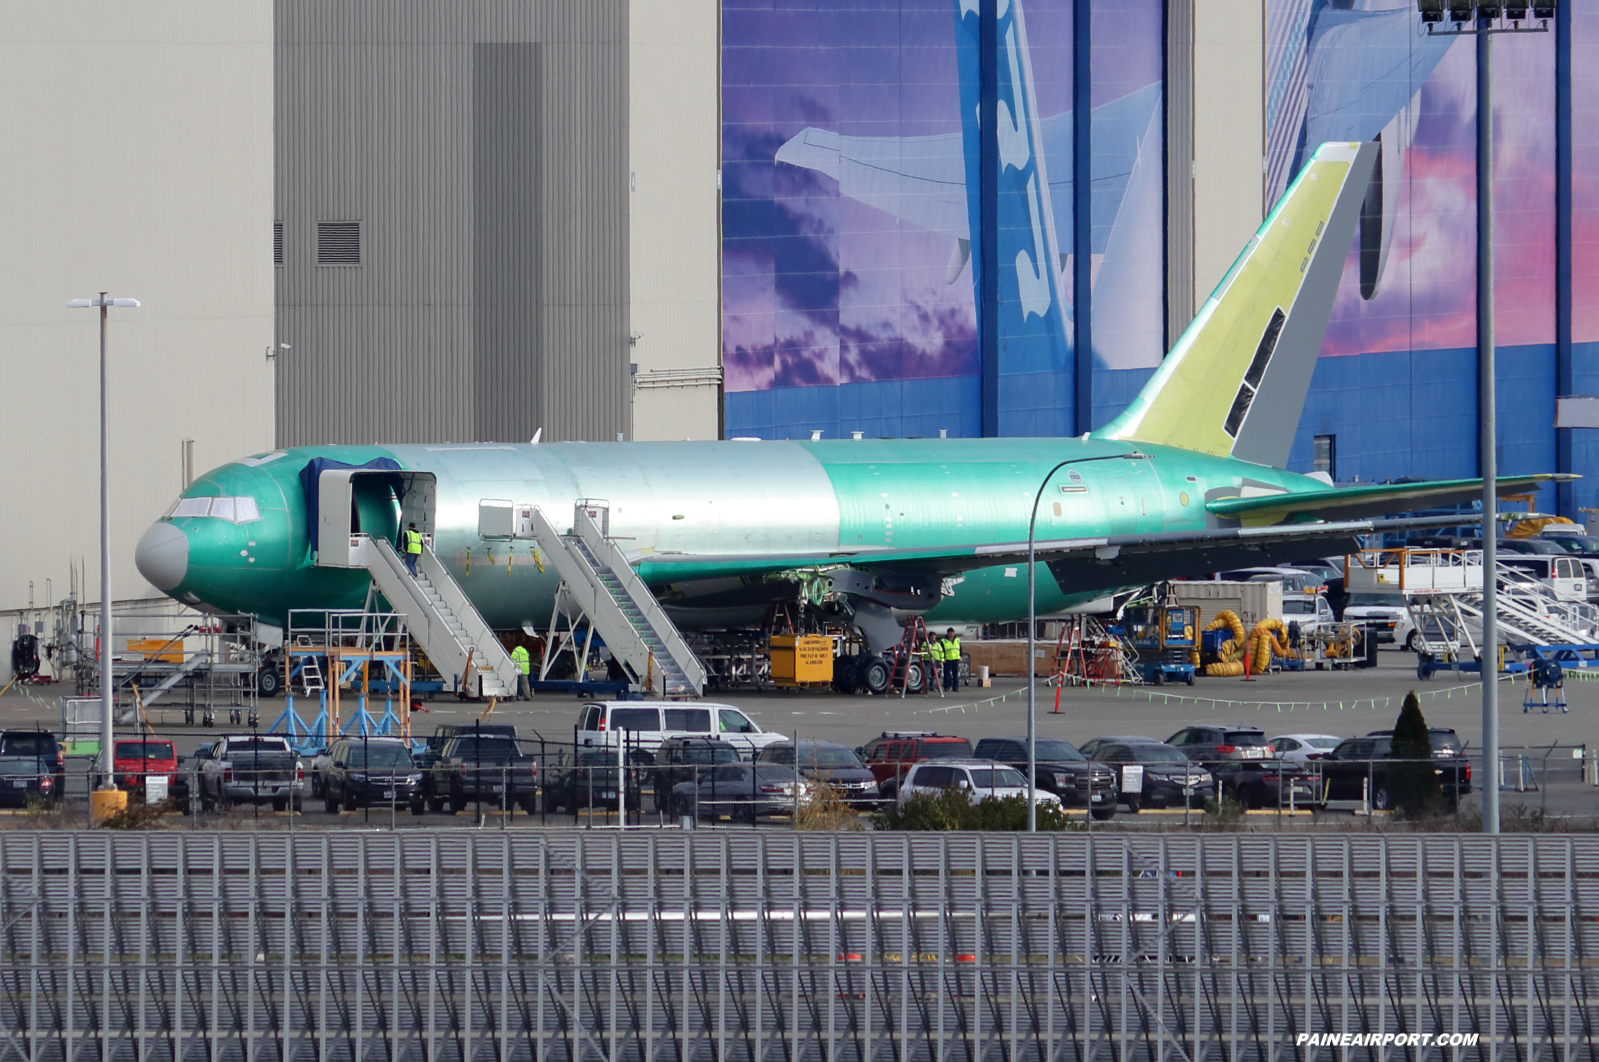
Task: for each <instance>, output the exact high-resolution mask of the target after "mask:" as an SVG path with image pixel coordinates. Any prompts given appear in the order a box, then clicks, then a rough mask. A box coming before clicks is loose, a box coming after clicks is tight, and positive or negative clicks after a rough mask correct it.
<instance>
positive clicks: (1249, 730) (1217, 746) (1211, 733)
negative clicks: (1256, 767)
mask: <svg viewBox="0 0 1599 1062" xmlns="http://www.w3.org/2000/svg"><path fill="white" fill-rule="evenodd" d="M1166 744H1168V745H1171V746H1172V747H1173V748H1179V749H1182V750H1183V755H1185V756H1187V757H1188V758H1189V759H1191V760H1193V761H1194V762H1195V763H1197V764H1200V765H1201V766H1204V767H1215V766H1217V765H1219V764H1223V763H1227V762H1229V761H1233V760H1269V759H1271V758H1272V757H1273V756H1275V755H1276V753H1275V752H1274V751H1273V750H1272V747H1271V742H1269V741H1267V740H1266V733H1265V731H1263V730H1260V729H1259V728H1257V727H1252V726H1213V725H1211V724H1208V723H1207V724H1205V725H1202V726H1191V727H1187V728H1185V729H1182V730H1179V731H1177V733H1175V734H1173V735H1172V736H1171V737H1169V738H1167V739H1166Z"/></svg>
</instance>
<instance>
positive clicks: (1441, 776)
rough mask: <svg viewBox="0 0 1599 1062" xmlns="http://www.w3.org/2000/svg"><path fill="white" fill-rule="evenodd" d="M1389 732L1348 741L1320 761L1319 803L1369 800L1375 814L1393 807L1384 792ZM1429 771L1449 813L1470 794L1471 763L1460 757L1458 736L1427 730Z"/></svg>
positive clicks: (1390, 756) (1444, 730) (1390, 742)
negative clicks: (1320, 783)
mask: <svg viewBox="0 0 1599 1062" xmlns="http://www.w3.org/2000/svg"><path fill="white" fill-rule="evenodd" d="M1393 733H1394V732H1393V731H1392V730H1375V731H1372V732H1371V733H1370V734H1367V735H1366V736H1365V737H1359V738H1350V739H1348V740H1347V741H1343V742H1340V743H1339V745H1338V747H1337V748H1335V749H1333V751H1332V752H1331V753H1329V754H1328V755H1326V756H1324V757H1322V759H1321V763H1320V766H1321V777H1322V795H1321V797H1320V799H1321V800H1360V799H1362V796H1369V797H1370V800H1371V806H1372V807H1373V808H1374V809H1376V810H1377V811H1387V810H1388V809H1389V808H1390V807H1391V806H1392V804H1393V802H1392V800H1391V795H1392V794H1391V793H1390V792H1389V788H1388V768H1389V767H1390V766H1391V761H1392V759H1393ZM1427 737H1428V740H1429V741H1430V742H1431V744H1432V757H1433V770H1434V773H1436V774H1437V775H1438V781H1439V784H1440V785H1441V786H1442V788H1443V793H1444V800H1445V801H1446V802H1447V804H1448V806H1449V809H1450V810H1451V811H1453V810H1454V809H1455V808H1456V807H1457V806H1458V805H1459V803H1460V798H1461V797H1463V796H1465V795H1466V794H1467V793H1469V792H1471V761H1470V760H1468V759H1467V758H1466V757H1465V756H1464V755H1462V750H1461V744H1460V736H1459V735H1458V734H1456V733H1455V732H1454V731H1453V730H1450V729H1448V728H1447V727H1429V728H1428V730H1427Z"/></svg>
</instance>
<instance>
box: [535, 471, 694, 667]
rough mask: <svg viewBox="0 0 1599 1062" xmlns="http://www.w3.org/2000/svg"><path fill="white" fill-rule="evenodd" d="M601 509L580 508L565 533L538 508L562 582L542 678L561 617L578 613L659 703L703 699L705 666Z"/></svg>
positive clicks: (543, 544) (541, 536) (543, 541)
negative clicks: (600, 519) (612, 534)
mask: <svg viewBox="0 0 1599 1062" xmlns="http://www.w3.org/2000/svg"><path fill="white" fill-rule="evenodd" d="M597 511H598V510H597V509H596V507H595V506H593V505H590V504H587V503H584V502H579V503H578V505H577V506H576V507H575V508H574V510H573V514H572V529H571V531H570V532H567V533H564V534H563V533H562V532H560V531H558V530H557V529H556V527H555V525H554V524H552V523H551V522H550V520H549V518H548V517H547V516H545V514H544V511H543V510H542V509H538V508H534V510H533V538H534V540H535V541H536V542H537V543H538V544H539V548H540V549H542V550H543V551H544V554H545V555H546V556H547V557H549V558H550V560H551V561H553V562H554V564H555V569H556V571H557V572H559V573H560V576H561V586H560V589H559V590H558V591H557V593H556V605H555V611H556V614H555V615H554V616H552V617H551V622H550V628H551V630H550V637H549V638H548V639H547V640H546V646H547V648H546V653H545V660H544V666H543V667H542V668H541V670H540V675H539V677H540V679H541V680H543V679H544V678H545V674H546V673H547V671H548V669H549V664H550V661H551V658H552V655H553V654H552V651H551V650H553V649H555V648H556V647H557V645H558V643H561V642H562V640H563V638H562V637H561V636H558V631H557V628H558V627H560V626H561V615H562V613H563V612H570V611H571V610H573V609H575V610H576V611H578V612H581V613H582V615H583V616H584V617H586V618H587V620H588V623H589V625H590V628H591V629H592V630H593V631H596V632H598V633H599V635H600V637H601V638H603V639H604V640H605V644H606V645H607V646H609V647H610V650H611V654H612V656H614V657H615V658H616V660H617V661H618V662H619V663H620V664H621V665H622V667H623V668H624V669H625V670H626V671H627V672H628V674H629V675H630V676H631V677H632V679H633V680H634V682H636V683H637V684H638V685H639V686H640V687H641V688H643V689H646V690H648V691H649V692H650V693H651V694H653V695H654V696H657V697H698V696H700V694H701V693H702V692H703V691H704V689H705V668H704V666H703V665H701V663H700V661H699V660H698V658H696V657H695V655H694V651H693V650H692V649H690V648H689V646H688V643H687V642H686V641H684V639H683V635H682V634H681V633H680V632H679V631H678V629H677V627H676V625H675V624H673V623H672V621H671V619H670V618H669V617H668V616H667V615H666V612H665V610H663V609H662V608H661V606H660V603H659V602H658V601H656V600H655V595H654V594H652V593H650V588H649V587H648V586H646V585H644V580H643V579H641V578H639V575H638V573H637V572H635V571H634V570H633V566H632V564H630V563H628V560H627V557H626V555H624V554H623V552H622V550H621V549H620V548H619V547H618V546H617V545H616V542H615V541H614V540H612V539H611V538H609V537H607V535H606V534H605V532H604V531H603V530H602V529H601V527H600V525H599V524H597V523H596V522H595V517H594V515H593V514H594V513H595V512H597ZM576 628H577V624H576V622H573V623H572V624H571V630H568V631H567V632H566V633H565V635H564V638H565V640H571V636H572V632H573V631H575V630H576ZM574 648H577V647H574ZM587 649H588V646H587V642H586V641H585V642H584V643H583V645H582V646H581V650H582V653H583V660H582V662H580V664H579V667H580V669H581V668H582V667H583V666H584V664H585V663H586V660H587Z"/></svg>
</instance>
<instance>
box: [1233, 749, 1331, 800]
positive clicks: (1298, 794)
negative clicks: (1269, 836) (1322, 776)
mask: <svg viewBox="0 0 1599 1062" xmlns="http://www.w3.org/2000/svg"><path fill="white" fill-rule="evenodd" d="M1213 773H1214V777H1215V779H1216V791H1217V793H1218V794H1219V799H1227V798H1231V799H1233V800H1236V801H1238V802H1239V803H1240V804H1242V805H1244V806H1245V807H1247V808H1265V807H1272V808H1286V807H1290V806H1293V807H1301V808H1303V807H1309V806H1311V805H1313V804H1314V803H1316V786H1315V781H1314V777H1313V776H1312V775H1311V774H1310V773H1309V772H1307V771H1306V770H1305V768H1304V767H1303V766H1301V765H1300V764H1297V763H1293V762H1291V761H1289V760H1283V759H1270V760H1232V761H1230V762H1228V763H1221V764H1217V765H1216V768H1215V771H1214V772H1213Z"/></svg>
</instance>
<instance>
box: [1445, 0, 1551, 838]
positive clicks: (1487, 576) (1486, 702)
mask: <svg viewBox="0 0 1599 1062" xmlns="http://www.w3.org/2000/svg"><path fill="white" fill-rule="evenodd" d="M1554 9H1555V3H1554V0H1544V2H1543V3H1532V4H1528V3H1520V4H1515V3H1510V4H1506V3H1497V4H1477V3H1473V2H1468V0H1416V10H1417V11H1419V12H1420V13H1421V22H1422V25H1424V26H1426V27H1427V33H1428V34H1429V35H1436V36H1440V37H1476V38H1477V413H1478V422H1479V428H1478V438H1477V445H1478V447H1479V451H1480V453H1481V458H1480V459H1479V460H1480V464H1481V468H1482V647H1481V650H1480V651H1479V652H1478V654H1477V661H1478V664H1479V666H1480V667H1481V673H1482V778H1483V782H1482V832H1483V833H1498V832H1499V612H1498V608H1499V605H1498V601H1497V598H1498V589H1499V588H1498V586H1497V585H1496V582H1495V580H1496V579H1497V578H1498V577H1497V575H1496V573H1497V572H1498V561H1499V557H1498V541H1497V538H1498V534H1499V517H1498V508H1499V506H1498V502H1499V499H1498V495H1497V494H1496V493H1495V487H1496V481H1497V479H1498V476H1499V467H1498V465H1499V461H1498V454H1497V453H1496V452H1495V449H1494V448H1495V444H1496V440H1497V439H1498V431H1497V428H1496V425H1495V416H1494V412H1495V410H1494V406H1495V396H1494V199H1493V191H1494V173H1493V170H1494V112H1493V35H1494V34H1496V33H1548V32H1549V20H1550V19H1552V18H1554V16H1555V10H1554ZM1529 15H1530V16H1531V17H1530V18H1528V19H1527V21H1528V23H1529V24H1528V25H1527V26H1522V24H1521V23H1522V20H1523V18H1526V17H1527V16H1529ZM1446 21H1447V22H1452V23H1454V25H1455V28H1454V29H1452V30H1440V29H1438V27H1439V26H1440V25H1442V24H1443V23H1444V22H1446ZM1533 22H1537V23H1539V25H1537V26H1534V25H1531V23H1533Z"/></svg>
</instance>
